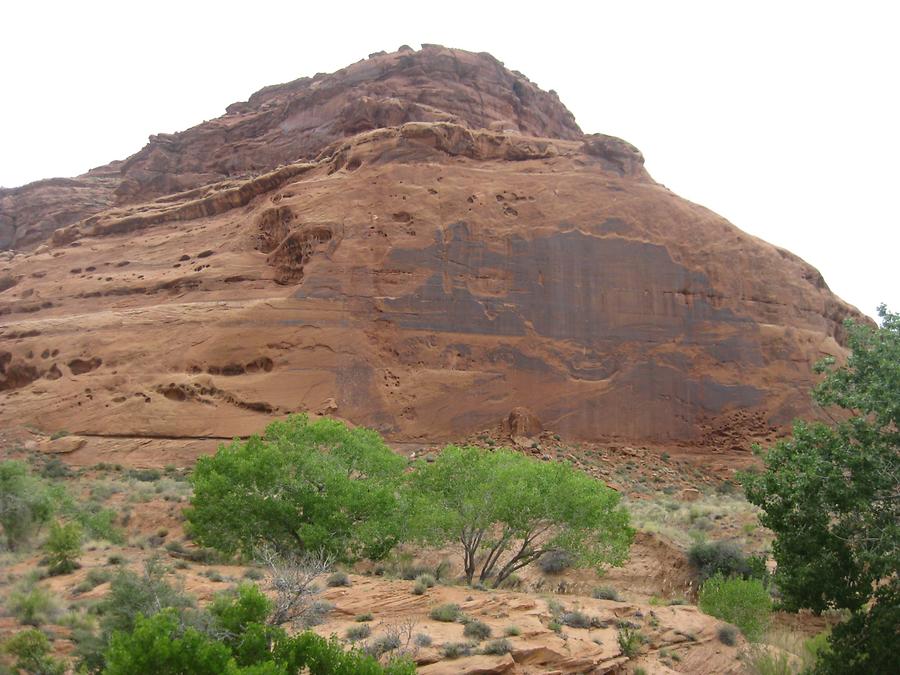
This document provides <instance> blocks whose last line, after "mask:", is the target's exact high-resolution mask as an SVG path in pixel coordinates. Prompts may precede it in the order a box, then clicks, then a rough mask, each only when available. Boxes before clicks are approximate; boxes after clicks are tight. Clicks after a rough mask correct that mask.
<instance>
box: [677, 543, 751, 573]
mask: <svg viewBox="0 0 900 675" xmlns="http://www.w3.org/2000/svg"><path fill="white" fill-rule="evenodd" d="M688 561H689V562H690V563H691V565H692V566H693V568H694V569H695V570H696V571H697V577H698V578H699V580H700V581H701V582H703V581H706V580H707V579H709V578H710V577H711V576H714V575H716V574H721V575H722V576H723V577H733V576H740V577H749V576H751V573H752V568H751V566H750V563H749V562H748V560H747V557H746V556H745V555H744V552H743V551H742V550H741V548H740V547H739V546H738V545H737V544H736V543H735V542H733V541H712V542H698V543H696V544H694V545H693V546H691V548H690V550H689V551H688Z"/></svg>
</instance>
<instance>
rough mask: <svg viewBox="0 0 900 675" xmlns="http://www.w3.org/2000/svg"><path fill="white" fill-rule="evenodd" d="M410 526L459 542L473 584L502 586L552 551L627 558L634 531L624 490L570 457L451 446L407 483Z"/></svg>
mask: <svg viewBox="0 0 900 675" xmlns="http://www.w3.org/2000/svg"><path fill="white" fill-rule="evenodd" d="M408 494H409V503H408V508H409V514H410V515H409V527H410V531H411V533H412V534H413V535H414V536H415V537H416V538H418V539H420V540H421V541H423V542H426V543H430V544H443V543H445V542H448V541H455V542H457V543H458V544H459V545H460V547H461V548H462V554H463V570H464V572H465V576H466V580H467V581H468V582H469V583H470V584H471V583H472V582H473V580H474V578H475V575H476V574H477V575H478V579H479V581H480V582H488V581H491V582H492V583H493V584H494V585H499V584H501V583H503V581H504V580H506V579H508V578H509V576H510V575H511V574H513V573H514V572H516V571H518V570H520V569H522V568H523V567H526V566H527V565H530V564H531V563H533V562H536V561H537V560H539V559H540V558H541V557H542V556H544V555H546V554H547V553H549V552H551V551H566V552H568V553H569V554H571V556H572V560H573V562H574V564H576V565H578V566H591V567H601V566H603V565H620V564H622V563H623V562H624V560H625V558H626V556H627V553H628V548H629V546H630V545H631V541H632V538H633V535H634V531H633V530H632V529H631V528H630V527H629V525H628V513H627V512H626V511H625V509H623V508H622V507H620V506H619V495H618V493H617V492H615V491H614V490H612V489H610V488H608V487H607V486H606V485H604V484H603V483H601V482H600V481H598V480H595V479H594V478H591V477H590V476H588V475H586V474H584V473H582V472H581V471H578V470H577V469H575V468H574V467H572V466H571V465H570V464H568V463H565V462H540V461H537V460H534V459H531V458H528V457H525V456H524V455H521V454H519V453H516V452H512V451H509V450H497V451H485V450H482V449H479V448H472V447H455V446H449V447H447V448H445V449H444V451H443V452H441V454H440V455H439V456H438V457H437V459H436V460H435V461H434V462H433V463H430V464H428V463H421V464H419V465H418V466H417V467H416V469H415V471H414V472H413V474H412V476H411V477H410V481H409V491H408Z"/></svg>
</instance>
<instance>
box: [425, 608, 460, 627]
mask: <svg viewBox="0 0 900 675" xmlns="http://www.w3.org/2000/svg"><path fill="white" fill-rule="evenodd" d="M428 616H430V617H431V618H432V620H434V621H446V622H448V623H449V622H453V621H456V620H457V619H458V618H459V616H460V611H459V605H456V604H453V603H447V604H444V605H438V606H437V607H435V608H433V609H432V610H431V613H430V614H429V615H428Z"/></svg>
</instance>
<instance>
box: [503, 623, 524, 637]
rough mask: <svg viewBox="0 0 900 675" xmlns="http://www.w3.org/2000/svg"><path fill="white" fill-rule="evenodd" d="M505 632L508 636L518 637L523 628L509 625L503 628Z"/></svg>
mask: <svg viewBox="0 0 900 675" xmlns="http://www.w3.org/2000/svg"><path fill="white" fill-rule="evenodd" d="M503 634H504V635H506V636H507V637H516V636H518V635H521V634H522V629H521V628H519V627H518V626H507V627H506V628H505V629H504V630H503Z"/></svg>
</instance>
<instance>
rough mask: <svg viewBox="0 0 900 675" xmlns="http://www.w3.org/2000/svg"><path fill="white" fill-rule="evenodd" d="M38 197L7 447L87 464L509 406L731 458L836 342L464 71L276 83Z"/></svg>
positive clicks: (689, 215) (473, 417)
mask: <svg viewBox="0 0 900 675" xmlns="http://www.w3.org/2000/svg"><path fill="white" fill-rule="evenodd" d="M53 185H54V182H53V181H50V182H48V184H47V185H45V186H43V187H41V186H40V185H37V184H33V185H31V186H25V187H24V188H19V189H17V190H12V191H9V190H7V191H4V192H3V193H2V194H0V200H2V202H0V205H2V209H0V214H2V215H0V218H2V219H3V221H2V222H3V223H7V224H8V223H12V224H13V230H12V231H13V234H12V235H9V231H10V230H9V228H8V227H7V230H6V234H5V235H3V236H4V237H6V240H7V241H12V244H13V245H14V246H17V247H20V246H21V245H22V244H24V243H27V242H35V243H37V242H39V241H44V237H46V236H48V235H50V234H51V229H52V230H53V233H52V237H51V238H50V239H49V240H47V243H45V244H43V245H42V246H41V247H39V248H37V249H35V250H34V251H31V252H26V253H17V254H13V253H11V252H8V253H7V254H5V261H3V262H2V264H0V289H2V290H0V335H2V341H3V345H2V350H3V356H2V359H0V365H2V368H0V424H6V425H9V424H13V423H26V424H33V425H36V426H38V427H40V428H43V429H45V430H47V431H55V430H59V429H65V430H67V431H69V432H72V433H73V434H78V435H80V436H81V437H84V438H87V439H89V442H88V443H87V445H86V446H85V448H83V449H81V450H78V451H76V452H75V453H73V455H78V454H79V453H84V452H93V450H91V448H93V447H95V446H96V445H97V443H99V444H100V446H101V447H103V448H107V445H104V443H105V441H104V440H103V439H105V438H108V437H116V438H119V437H127V438H132V439H134V438H138V439H144V440H141V441H140V443H142V444H144V443H147V442H153V443H161V444H164V445H165V447H166V448H167V451H171V452H177V451H178V448H179V447H182V448H190V449H191V450H190V452H199V451H202V450H205V449H209V448H210V447H212V446H213V445H214V444H215V443H216V442H217V439H229V438H231V437H233V436H235V435H244V434H249V433H252V432H256V431H258V430H259V429H260V428H261V427H262V426H263V425H264V424H265V423H266V421H267V420H268V419H269V418H270V417H271V416H274V415H283V414H286V413H289V412H296V411H309V412H313V413H316V412H323V411H326V412H328V413H329V414H334V415H337V416H340V417H343V418H345V419H347V420H350V421H352V422H355V423H360V424H366V425H369V426H373V427H375V428H378V429H379V430H381V431H382V432H384V433H386V434H387V435H388V436H389V437H391V438H392V439H394V440H402V441H413V442H415V441H426V440H427V441H434V440H442V439H445V440H450V439H455V438H460V437H462V436H465V435H466V434H468V433H471V432H473V431H476V430H478V429H483V428H486V427H489V426H494V425H497V424H500V422H501V420H503V419H504V418H506V417H507V416H508V415H509V413H510V411H511V410H514V409H516V408H519V407H522V408H527V409H528V411H530V414H532V415H533V416H534V418H535V419H536V420H540V425H541V426H542V427H543V428H544V429H548V430H552V431H553V432H555V433H558V434H560V435H562V436H563V437H566V438H572V439H591V440H605V439H610V440H618V441H627V442H634V443H651V444H666V445H678V444H682V445H686V446H687V445H690V446H695V447H696V446H701V447H707V448H710V449H716V450H720V451H740V452H745V451H746V447H747V445H746V442H747V440H748V438H753V437H765V436H766V435H768V434H771V433H772V432H773V430H778V429H781V428H784V425H786V424H787V423H788V421H789V420H790V419H791V418H792V417H794V416H795V415H798V414H809V413H810V412H811V411H810V409H809V403H808V394H807V392H808V389H809V387H810V385H811V382H812V376H811V371H810V366H811V365H812V363H814V362H815V361H816V360H818V359H819V358H821V357H822V356H823V355H826V354H840V353H841V347H840V341H841V338H842V333H841V331H842V327H841V321H842V320H843V319H844V318H845V317H847V316H858V312H857V311H856V310H855V309H853V308H852V307H849V306H848V305H846V304H845V303H844V302H842V301H841V300H840V299H839V298H837V297H835V296H834V295H833V294H832V293H831V292H830V291H829V290H828V287H827V286H826V285H825V283H824V281H823V280H822V277H821V276H820V275H819V273H818V272H817V271H816V270H815V269H813V268H812V267H811V266H809V265H808V264H806V263H805V262H803V261H802V260H800V259H799V258H797V257H796V256H794V255H792V254H790V253H788V252H787V251H784V250H782V249H778V248H776V247H774V246H771V245H769V244H767V243H765V242H763V241H760V240H759V239H756V238H754V237H751V236H749V235H747V234H745V233H743V232H741V231H740V230H738V229H737V228H735V227H734V226H732V225H731V224H730V223H728V222H727V221H725V220H724V219H722V218H720V217H719V216H717V215H715V214H713V213H711V212H710V211H708V210H706V209H704V208H702V207H700V206H697V205H695V204H692V203H690V202H687V201H685V200H683V199H680V198H679V197H677V196H676V195H674V194H672V193H671V192H670V191H669V190H667V189H666V188H664V187H662V186H660V185H658V184H656V183H655V182H653V180H652V179H651V178H650V177H649V176H648V175H647V173H646V172H645V171H644V168H643V159H642V157H641V155H640V153H639V152H638V151H637V150H636V149H635V148H633V146H631V145H629V144H628V143H626V142H624V141H621V140H619V139H615V138H611V137H607V136H602V135H589V136H584V135H582V134H581V132H580V130H579V129H578V127H577V126H576V125H575V123H574V120H573V119H572V116H571V114H570V113H569V112H568V111H567V110H566V109H565V108H564V107H563V106H562V104H561V103H559V101H558V100H557V99H556V98H555V96H553V95H552V94H547V93H544V92H541V91H540V90H538V89H537V88H536V87H535V86H534V85H532V84H531V83H529V82H528V81H527V79H525V78H524V77H523V76H521V75H518V74H515V73H510V72H508V71H506V70H505V69H504V68H503V67H502V66H501V64H499V62H497V61H496V60H495V59H493V58H492V57H489V56H487V55H482V54H469V53H466V52H461V51H458V50H448V49H443V48H439V47H428V48H425V49H423V50H422V51H420V52H411V51H405V50H404V51H402V52H398V53H395V54H386V55H380V56H376V57H374V58H372V59H369V60H366V61H363V62H360V63H357V64H354V65H353V66H350V67H349V68H346V69H344V70H342V71H339V72H337V73H334V74H332V75H318V76H316V77H315V78H306V79H301V80H297V81H295V82H292V83H289V84H286V85H279V86H276V87H268V88H266V89H263V90H261V91H260V92H257V93H256V94H254V95H253V96H252V97H251V98H250V100H249V101H248V102H247V103H242V104H235V105H233V106H230V107H229V113H228V114H227V115H225V116H224V117H222V118H219V119H218V120H214V121H212V122H207V123H204V124H203V125H200V126H198V127H195V128H193V129H189V130H188V131H185V132H183V133H181V134H175V135H173V136H171V137H168V136H167V137H155V138H154V139H153V140H151V143H150V144H149V145H148V146H147V147H146V148H144V149H143V150H141V151H140V152H139V153H137V154H136V155H133V156H132V157H131V158H129V159H128V160H126V161H124V162H121V163H114V164H111V165H109V166H108V167H104V168H103V169H102V170H97V171H95V172H92V173H91V174H88V175H87V176H83V177H80V178H78V179H75V181H74V183H73V184H71V185H70V184H67V183H60V184H59V185H58V186H57V187H54V186H53ZM80 185H91V186H93V187H90V188H84V189H85V190H88V191H87V192H85V193H84V195H86V196H85V198H84V199H83V200H78V199H76V198H75V197H74V196H72V197H71V199H70V198H69V197H66V194H67V193H64V192H58V191H59V190H69V191H77V190H80V189H82V188H81V187H78V186H80ZM47 190H51V192H46V191H47ZM91 190H95V192H91ZM178 190H181V192H178ZM101 193H102V194H101ZM72 194H73V195H74V192H73V193H72ZM151 198H152V199H151ZM10 204H11V205H12V206H10ZM69 207H71V208H70V209H69ZM67 209H69V210H67ZM66 214H69V215H66ZM73 364H74V365H73ZM525 426H528V425H527V424H526V425H525ZM148 439H149V440H148ZM116 443H117V446H118V447H123V448H124V447H125V445H126V444H125V442H124V441H118V440H117V441H116ZM142 447H143V446H142ZM106 451H107V450H105V449H104V450H103V451H102V452H106ZM127 451H128V452H131V451H139V448H137V447H130V448H127Z"/></svg>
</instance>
